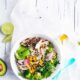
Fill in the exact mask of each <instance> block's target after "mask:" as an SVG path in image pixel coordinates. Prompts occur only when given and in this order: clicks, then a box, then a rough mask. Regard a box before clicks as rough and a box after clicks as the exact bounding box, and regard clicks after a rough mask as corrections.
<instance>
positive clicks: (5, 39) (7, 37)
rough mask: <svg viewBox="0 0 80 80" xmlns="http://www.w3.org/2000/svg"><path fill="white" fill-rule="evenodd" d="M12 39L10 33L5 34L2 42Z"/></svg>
mask: <svg viewBox="0 0 80 80" xmlns="http://www.w3.org/2000/svg"><path fill="white" fill-rule="evenodd" d="M11 40H12V35H6V36H5V37H4V39H3V42H10V41H11Z"/></svg>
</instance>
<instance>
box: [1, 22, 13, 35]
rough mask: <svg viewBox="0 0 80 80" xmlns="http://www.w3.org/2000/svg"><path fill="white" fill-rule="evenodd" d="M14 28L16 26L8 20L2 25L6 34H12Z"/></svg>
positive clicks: (2, 29)
mask: <svg viewBox="0 0 80 80" xmlns="http://www.w3.org/2000/svg"><path fill="white" fill-rule="evenodd" d="M13 30H14V26H13V24H12V23H11V22H6V23H4V24H3V25H2V28H1V31H2V32H3V34H5V35H9V34H12V33H13Z"/></svg>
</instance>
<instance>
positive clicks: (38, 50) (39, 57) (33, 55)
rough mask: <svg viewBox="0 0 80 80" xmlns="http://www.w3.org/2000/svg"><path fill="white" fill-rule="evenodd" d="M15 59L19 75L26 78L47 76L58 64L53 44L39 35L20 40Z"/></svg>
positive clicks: (39, 78)
mask: <svg viewBox="0 0 80 80" xmlns="http://www.w3.org/2000/svg"><path fill="white" fill-rule="evenodd" d="M15 60H16V65H17V68H18V70H19V75H20V76H22V77H23V78H25V79H28V80H42V79H44V78H48V77H50V76H51V74H52V73H54V71H55V70H56V67H57V66H58V64H60V62H59V57H58V54H57V52H56V49H55V47H54V45H53V44H52V43H51V42H50V41H49V40H47V39H44V38H41V37H30V38H27V39H25V40H23V41H22V42H20V46H19V48H18V49H17V50H16V52H15Z"/></svg>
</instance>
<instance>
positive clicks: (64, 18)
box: [0, 0, 80, 80]
mask: <svg viewBox="0 0 80 80" xmlns="http://www.w3.org/2000/svg"><path fill="white" fill-rule="evenodd" d="M79 4H80V0H37V2H36V0H0V25H1V24H3V23H4V22H6V21H12V22H13V23H14V25H15V31H14V35H13V40H12V46H13V45H14V44H15V42H16V41H17V40H18V39H19V38H20V37H21V36H23V35H26V34H29V33H42V34H46V35H49V36H54V38H56V36H58V35H60V34H62V33H66V34H68V35H69V37H70V40H71V41H72V42H74V44H72V45H71V44H70V45H71V46H73V45H74V46H75V49H76V50H75V51H73V49H74V48H73V47H70V48H69V49H68V53H67V54H66V50H65V48H64V47H63V48H62V49H63V50H64V53H65V54H64V56H66V55H67V57H66V60H67V59H68V58H69V57H70V55H69V54H71V53H72V52H73V53H74V52H75V53H74V54H72V55H74V56H77V55H78V53H79V52H80V47H78V46H77V44H76V42H77V41H78V40H80V38H79V34H80V5H79ZM13 9H14V10H13ZM40 17H41V18H40ZM75 35H76V36H77V37H76V36H75ZM2 38H3V35H2V34H1V33H0V58H2V59H4V55H5V54H4V53H5V44H4V43H2ZM6 47H7V49H6V52H7V55H8V56H7V58H6V59H5V61H6V62H7V64H8V72H7V74H6V75H5V76H4V77H0V80H13V79H14V80H19V79H18V78H17V77H16V76H15V75H14V73H13V71H12V70H11V67H10V62H9V61H10V60H9V55H10V50H11V44H10V43H8V44H7V45H6ZM68 47H69V46H68ZM79 72H80V64H79V61H78V62H76V63H75V64H74V65H73V68H70V69H68V70H67V72H66V71H64V73H63V74H62V76H60V79H59V80H80V77H79V75H80V73H79ZM67 73H69V74H67ZM75 74H76V75H75Z"/></svg>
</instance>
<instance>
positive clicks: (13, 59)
mask: <svg viewBox="0 0 80 80" xmlns="http://www.w3.org/2000/svg"><path fill="white" fill-rule="evenodd" d="M29 37H41V38H44V39H47V40H49V41H50V42H51V43H52V44H53V45H54V46H55V48H56V49H57V53H58V57H59V61H60V64H59V65H58V66H57V67H56V70H55V71H54V73H52V75H51V76H50V77H48V78H44V79H42V80H51V79H52V78H53V77H54V75H55V74H56V73H57V72H58V71H59V69H60V67H61V66H60V65H61V52H60V49H59V47H58V45H57V44H56V43H55V42H54V38H52V37H51V36H50V37H49V36H47V35H43V34H29V35H27V36H23V37H22V38H20V39H19V40H17V42H16V43H15V44H14V46H13V48H12V49H11V54H10V64H11V68H12V70H13V72H14V74H15V75H16V76H17V77H18V78H19V79H20V80H28V79H25V78H23V77H21V76H19V74H18V73H19V70H18V68H17V65H16V62H15V57H14V54H15V51H16V50H17V48H18V47H19V45H20V42H21V41H23V40H25V39H26V38H29Z"/></svg>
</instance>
